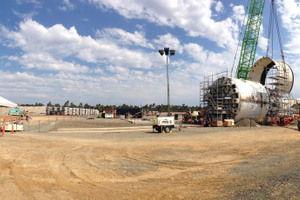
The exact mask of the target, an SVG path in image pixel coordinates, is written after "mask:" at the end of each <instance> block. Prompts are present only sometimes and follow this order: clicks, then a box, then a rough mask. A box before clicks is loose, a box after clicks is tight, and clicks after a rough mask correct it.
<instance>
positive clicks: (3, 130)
mask: <svg viewBox="0 0 300 200" xmlns="http://www.w3.org/2000/svg"><path fill="white" fill-rule="evenodd" d="M4 132H5V119H4V120H3V127H2V136H4Z"/></svg>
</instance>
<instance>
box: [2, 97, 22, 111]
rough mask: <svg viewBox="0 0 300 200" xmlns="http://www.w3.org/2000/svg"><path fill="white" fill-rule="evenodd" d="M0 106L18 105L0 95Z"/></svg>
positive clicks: (11, 106) (10, 106)
mask: <svg viewBox="0 0 300 200" xmlns="http://www.w3.org/2000/svg"><path fill="white" fill-rule="evenodd" d="M0 106H2V107H9V108H14V107H17V106H18V105H17V104H15V103H14V102H11V101H9V100H7V99H5V98H3V97H1V96H0Z"/></svg>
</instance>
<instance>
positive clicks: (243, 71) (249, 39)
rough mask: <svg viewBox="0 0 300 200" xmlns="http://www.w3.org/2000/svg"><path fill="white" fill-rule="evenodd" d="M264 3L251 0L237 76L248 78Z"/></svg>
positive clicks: (263, 0) (258, 0)
mask: <svg viewBox="0 0 300 200" xmlns="http://www.w3.org/2000/svg"><path fill="white" fill-rule="evenodd" d="M264 5H265V0H251V3H250V7H249V12H248V19H247V24H246V28H245V33H244V38H243V43H242V48H241V55H240V59H239V63H238V67H237V78H243V79H245V80H247V79H248V75H249V71H250V69H251V67H252V65H253V62H254V58H255V53H256V48H257V42H258V36H259V31H260V25H261V19H262V14H263V10H264Z"/></svg>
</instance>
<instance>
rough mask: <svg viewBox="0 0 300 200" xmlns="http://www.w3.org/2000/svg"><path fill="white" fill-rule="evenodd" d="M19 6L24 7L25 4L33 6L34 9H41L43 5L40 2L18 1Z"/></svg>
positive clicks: (33, 0)
mask: <svg viewBox="0 0 300 200" xmlns="http://www.w3.org/2000/svg"><path fill="white" fill-rule="evenodd" d="M16 2H17V4H19V5H24V4H33V5H34V7H36V8H40V7H41V6H42V3H41V1H40V0H16Z"/></svg>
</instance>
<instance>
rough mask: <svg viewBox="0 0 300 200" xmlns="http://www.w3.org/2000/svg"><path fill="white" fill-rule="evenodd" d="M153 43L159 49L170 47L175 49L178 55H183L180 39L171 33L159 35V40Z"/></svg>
mask: <svg viewBox="0 0 300 200" xmlns="http://www.w3.org/2000/svg"><path fill="white" fill-rule="evenodd" d="M153 42H154V43H155V44H156V45H157V47H158V48H164V47H170V48H171V49H175V50H176V51H177V53H182V46H181V45H180V41H179V39H178V38H177V37H175V36H173V35H172V34H170V33H167V34H166V35H159V36H158V39H154V40H153Z"/></svg>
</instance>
